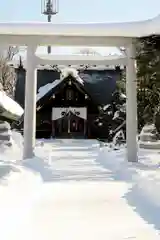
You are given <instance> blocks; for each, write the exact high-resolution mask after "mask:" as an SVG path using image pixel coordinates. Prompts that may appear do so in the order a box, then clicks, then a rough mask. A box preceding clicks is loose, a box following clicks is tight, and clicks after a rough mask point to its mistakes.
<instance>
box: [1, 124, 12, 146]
mask: <svg viewBox="0 0 160 240" xmlns="http://www.w3.org/2000/svg"><path fill="white" fill-rule="evenodd" d="M0 145H3V146H4V145H5V146H8V147H11V146H12V132H11V127H10V124H9V123H8V122H6V121H0Z"/></svg>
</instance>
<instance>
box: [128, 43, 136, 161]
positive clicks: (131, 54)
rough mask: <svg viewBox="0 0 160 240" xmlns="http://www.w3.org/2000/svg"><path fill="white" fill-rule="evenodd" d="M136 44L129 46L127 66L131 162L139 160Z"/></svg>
mask: <svg viewBox="0 0 160 240" xmlns="http://www.w3.org/2000/svg"><path fill="white" fill-rule="evenodd" d="M135 56H136V51H135V45H134V43H132V44H130V45H129V46H128V48H127V58H128V62H127V66H126V95H127V107H126V110H127V111H126V114H127V116H126V134H127V160H128V161H129V162H137V161H138V148H137V83H136V62H135Z"/></svg>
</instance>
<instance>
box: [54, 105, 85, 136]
mask: <svg viewBox="0 0 160 240" xmlns="http://www.w3.org/2000/svg"><path fill="white" fill-rule="evenodd" d="M57 113H58V114H57ZM55 118H56V119H55ZM52 123H53V124H52V126H53V127H52V128H53V131H52V132H53V134H52V135H53V137H55V138H85V137H86V130H87V126H86V108H54V109H53V112H52Z"/></svg>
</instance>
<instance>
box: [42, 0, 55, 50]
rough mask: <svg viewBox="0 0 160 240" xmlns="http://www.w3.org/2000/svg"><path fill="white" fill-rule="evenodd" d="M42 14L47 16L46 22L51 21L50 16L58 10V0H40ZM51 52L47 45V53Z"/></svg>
mask: <svg viewBox="0 0 160 240" xmlns="http://www.w3.org/2000/svg"><path fill="white" fill-rule="evenodd" d="M41 10H42V14H43V15H46V16H47V20H48V22H51V21H52V16H53V15H56V14H57V13H58V11H59V0H42V2H41ZM50 53H51V46H48V54H50Z"/></svg>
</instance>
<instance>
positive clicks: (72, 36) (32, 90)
mask: <svg viewBox="0 0 160 240" xmlns="http://www.w3.org/2000/svg"><path fill="white" fill-rule="evenodd" d="M152 34H160V16H158V17H156V18H154V19H151V20H146V21H139V22H127V23H95V24H52V23H0V44H2V45H6V44H8V45H21V46H22V45H26V46H27V69H26V70H27V72H26V84H25V115H24V151H23V153H24V158H31V157H33V155H34V146H35V130H36V90H37V75H36V72H37V71H36V66H37V64H38V63H39V58H38V57H37V56H35V51H36V48H37V46H39V45H47V46H48V45H55V46H56V45H58V46H60V45H61V46H62V45H63V46H71V45H72V46H117V47H122V46H123V47H125V48H126V54H127V64H126V95H127V118H126V127H127V159H128V161H130V162H135V161H138V156H137V155H138V154H137V97H136V65H135V46H134V42H135V40H136V39H137V38H140V37H144V36H149V35H152Z"/></svg>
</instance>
